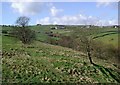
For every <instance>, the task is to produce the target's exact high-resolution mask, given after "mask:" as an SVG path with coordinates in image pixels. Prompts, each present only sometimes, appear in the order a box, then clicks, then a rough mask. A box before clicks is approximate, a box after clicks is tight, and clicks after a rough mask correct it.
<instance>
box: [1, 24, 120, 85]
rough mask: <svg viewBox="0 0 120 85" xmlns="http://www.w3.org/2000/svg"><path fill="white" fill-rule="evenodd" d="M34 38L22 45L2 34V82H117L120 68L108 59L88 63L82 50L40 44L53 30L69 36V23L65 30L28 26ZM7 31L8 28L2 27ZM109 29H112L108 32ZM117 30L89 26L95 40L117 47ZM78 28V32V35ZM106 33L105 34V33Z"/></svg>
mask: <svg viewBox="0 0 120 85" xmlns="http://www.w3.org/2000/svg"><path fill="white" fill-rule="evenodd" d="M30 28H31V29H32V30H34V31H36V35H37V39H36V41H34V42H33V43H32V44H30V45H24V44H22V42H21V41H19V40H18V39H16V38H14V37H10V36H7V35H6V34H3V35H2V52H3V53H2V82H3V83H8V82H9V83H10V82H11V83H78V82H80V83H120V80H119V79H120V69H119V68H118V67H117V65H116V64H115V63H114V62H112V63H111V61H109V59H108V60H103V59H99V58H96V57H93V61H94V62H95V65H91V64H90V63H89V60H88V57H87V56H86V54H85V53H83V52H80V51H75V50H72V49H70V48H66V47H61V46H57V45H51V44H48V43H43V42H44V41H45V40H47V39H48V38H49V36H47V35H46V34H45V32H49V31H52V32H54V33H60V34H62V35H71V34H73V32H74V30H77V29H79V27H77V28H76V29H74V30H73V29H71V28H69V26H68V27H67V29H64V30H51V29H50V26H31V27H30ZM3 30H8V31H10V30H9V28H3ZM111 31H112V32H111ZM116 31H117V29H113V28H110V29H109V28H106V29H92V30H91V33H92V36H93V37H96V38H95V40H98V41H103V42H104V43H105V44H112V45H113V46H115V47H117V44H118V43H117V42H118V39H117V38H118V37H117V35H118V33H116ZM79 34H80V31H78V35H79ZM105 34H107V35H105Z"/></svg>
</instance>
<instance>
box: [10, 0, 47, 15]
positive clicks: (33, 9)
mask: <svg viewBox="0 0 120 85" xmlns="http://www.w3.org/2000/svg"><path fill="white" fill-rule="evenodd" d="M31 1H32V0H31ZM11 7H12V8H13V9H15V11H16V12H18V13H20V14H21V15H34V14H37V13H40V12H41V11H43V10H44V9H45V7H47V5H46V4H44V3H42V2H39V3H37V2H19V1H18V2H12V4H11Z"/></svg>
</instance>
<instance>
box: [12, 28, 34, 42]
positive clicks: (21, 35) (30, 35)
mask: <svg viewBox="0 0 120 85" xmlns="http://www.w3.org/2000/svg"><path fill="white" fill-rule="evenodd" d="M12 35H13V36H15V37H16V38H18V39H20V40H21V41H22V43H24V44H30V43H31V42H32V41H33V40H34V39H35V32H34V31H32V30H31V29H29V28H20V27H18V28H14V29H13V31H12Z"/></svg>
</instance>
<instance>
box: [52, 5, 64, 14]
mask: <svg viewBox="0 0 120 85" xmlns="http://www.w3.org/2000/svg"><path fill="white" fill-rule="evenodd" d="M62 11H63V10H62V9H57V8H56V7H55V6H52V7H51V9H50V12H51V15H52V16H56V15H58V13H60V12H62Z"/></svg>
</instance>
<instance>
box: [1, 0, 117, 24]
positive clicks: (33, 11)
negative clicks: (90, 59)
mask: <svg viewBox="0 0 120 85" xmlns="http://www.w3.org/2000/svg"><path fill="white" fill-rule="evenodd" d="M19 16H27V17H29V18H30V24H31V25H34V24H62V25H83V24H84V25H89V24H91V25H115V24H117V23H118V3H117V2H20V1H19V2H2V22H0V24H10V25H14V24H15V21H16V19H17V18H18V17H19Z"/></svg>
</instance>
